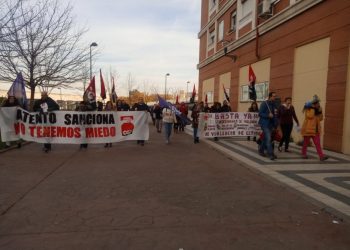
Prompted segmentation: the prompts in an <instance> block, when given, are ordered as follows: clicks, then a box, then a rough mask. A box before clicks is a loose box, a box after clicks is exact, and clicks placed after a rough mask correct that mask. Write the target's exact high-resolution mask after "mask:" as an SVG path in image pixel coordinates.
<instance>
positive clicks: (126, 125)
mask: <svg viewBox="0 0 350 250" xmlns="http://www.w3.org/2000/svg"><path fill="white" fill-rule="evenodd" d="M120 120H121V121H122V123H123V124H122V126H121V130H122V135H123V136H128V135H131V134H132V132H133V131H134V127H135V126H134V124H133V123H132V122H133V120H134V117H133V116H121V117H120Z"/></svg>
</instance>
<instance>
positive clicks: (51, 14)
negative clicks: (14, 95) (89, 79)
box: [0, 0, 89, 103]
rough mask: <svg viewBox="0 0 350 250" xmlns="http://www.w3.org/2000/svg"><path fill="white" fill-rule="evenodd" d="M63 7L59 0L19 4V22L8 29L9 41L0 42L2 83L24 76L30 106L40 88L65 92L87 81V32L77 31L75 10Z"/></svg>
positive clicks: (38, 0) (8, 24)
mask: <svg viewBox="0 0 350 250" xmlns="http://www.w3.org/2000/svg"><path fill="white" fill-rule="evenodd" d="M29 2H30V3H29ZM61 6H62V4H61V3H59V0H37V2H36V3H34V4H33V1H28V2H27V1H21V2H19V5H18V8H17V9H16V13H15V14H16V16H17V18H11V20H10V21H9V22H8V23H7V25H6V27H7V30H8V38H7V39H5V40H6V42H2V41H0V80H4V81H13V80H14V79H15V77H16V75H17V73H18V72H22V74H23V77H24V79H25V82H26V85H27V87H28V88H30V91H31V96H30V99H31V103H32V100H33V99H34V93H35V88H36V87H37V86H40V87H42V88H54V87H58V86H60V87H61V88H65V87H68V86H69V85H70V84H71V83H74V82H77V81H80V80H84V78H85V77H86V72H85V71H86V70H87V68H86V66H85V65H86V64H87V63H88V60H89V49H88V46H81V39H82V36H83V34H84V33H85V32H86V29H79V30H77V31H76V30H75V26H74V25H75V22H74V18H73V16H72V6H71V5H69V4H68V5H66V6H64V7H61ZM13 16H14V15H13ZM20 27H22V28H20Z"/></svg>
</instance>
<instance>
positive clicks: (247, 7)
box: [241, 0, 254, 17]
mask: <svg viewBox="0 0 350 250" xmlns="http://www.w3.org/2000/svg"><path fill="white" fill-rule="evenodd" d="M241 4H242V5H241V13H242V15H241V16H242V17H245V16H247V15H249V14H250V13H251V12H252V11H253V6H254V0H245V1H241Z"/></svg>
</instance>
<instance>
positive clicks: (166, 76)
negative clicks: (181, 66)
mask: <svg viewBox="0 0 350 250" xmlns="http://www.w3.org/2000/svg"><path fill="white" fill-rule="evenodd" d="M168 76H170V74H169V73H166V74H165V89H164V99H165V100H166V80H167V78H168Z"/></svg>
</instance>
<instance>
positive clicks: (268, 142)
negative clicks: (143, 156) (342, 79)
mask: <svg viewBox="0 0 350 250" xmlns="http://www.w3.org/2000/svg"><path fill="white" fill-rule="evenodd" d="M275 99H276V93H275V92H271V93H269V97H268V99H267V100H266V101H263V102H261V104H260V107H259V106H258V103H257V102H256V101H253V102H252V103H251V106H250V108H249V110H248V112H255V113H258V114H259V122H258V123H259V125H260V127H261V130H262V132H261V134H260V135H259V136H254V137H253V140H254V141H256V142H257V143H258V153H259V154H260V155H261V156H263V157H269V159H270V160H275V159H276V158H277V156H276V154H275V146H274V141H277V142H278V146H277V149H278V151H279V152H282V151H284V152H289V143H290V137H291V132H292V130H293V124H294V122H295V123H296V125H297V128H299V125H300V124H299V120H298V118H297V116H296V113H295V109H294V107H293V105H292V99H291V98H290V97H287V98H285V100H284V103H283V104H281V105H279V106H277V104H276V100H275ZM192 105H193V106H192ZM14 106H21V105H20V104H19V102H18V101H17V100H16V98H15V97H14V96H8V98H7V99H6V100H5V101H4V102H3V104H2V107H14ZM191 106H192V107H191V108H190V110H189V106H188V104H185V103H176V104H175V105H172V104H171V103H169V105H168V106H165V107H162V106H161V105H160V104H159V103H157V104H155V105H153V106H152V107H148V105H147V104H146V103H145V102H144V100H143V98H139V100H138V102H137V103H135V104H133V105H132V106H129V104H128V103H126V102H125V101H124V100H117V102H116V104H115V105H113V103H112V102H111V101H107V102H106V104H105V105H104V104H103V103H102V102H95V101H92V102H90V101H89V100H84V101H81V102H80V103H79V105H78V106H77V107H76V111H80V112H87V111H142V112H149V113H150V115H151V118H152V122H153V125H154V126H155V128H156V130H157V132H158V133H164V136H165V143H166V144H169V143H170V139H171V135H172V133H175V134H176V133H179V132H182V131H184V130H185V126H188V125H191V126H192V128H193V142H194V143H195V144H197V143H199V135H198V125H199V117H200V113H203V112H204V113H223V112H231V107H230V105H229V102H228V101H227V100H225V101H223V103H222V104H221V103H220V102H214V103H213V105H212V106H211V107H209V105H208V103H204V102H199V103H194V104H191ZM172 107H175V108H176V109H174V108H172ZM22 108H24V107H22ZM56 110H59V105H58V104H57V102H55V101H54V100H53V99H51V98H50V97H49V96H48V93H47V92H42V95H41V99H39V100H36V101H35V103H34V105H33V111H35V112H41V113H48V112H51V111H56ZM189 111H190V112H189ZM303 113H304V115H305V118H304V122H303V125H302V127H301V130H300V132H301V135H302V136H303V146H302V152H301V153H302V157H303V158H305V159H306V158H308V156H307V147H308V145H309V143H310V140H313V143H314V145H315V147H316V150H317V153H318V155H319V158H320V160H321V161H324V160H327V159H328V157H327V156H325V155H324V153H323V151H322V148H321V143H320V135H321V131H322V128H321V121H322V120H323V112H322V108H321V106H320V99H319V98H318V96H317V95H315V96H314V97H313V98H312V100H311V101H308V102H306V103H305V105H304V109H303ZM250 139H251V138H250V137H247V140H250ZM214 140H218V138H217V137H214ZM137 144H138V145H141V146H144V145H145V141H144V140H138V141H137ZM9 145H10V144H9V142H7V143H6V147H8V146H9ZM17 147H18V148H20V147H21V142H20V141H19V142H17ZM87 147H88V144H81V145H80V149H86V148H87ZM104 147H106V148H108V147H112V143H105V145H104ZM43 151H44V152H46V153H47V152H49V151H51V144H49V143H45V144H44V147H43Z"/></svg>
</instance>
